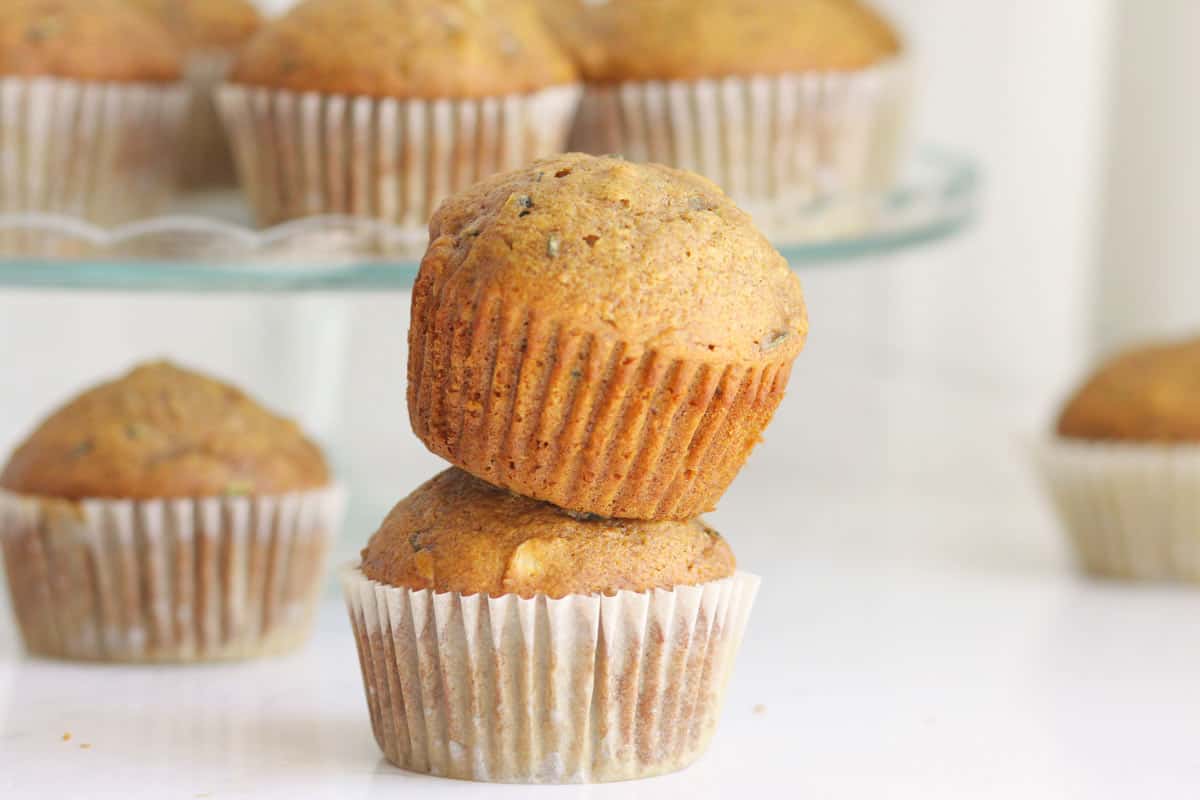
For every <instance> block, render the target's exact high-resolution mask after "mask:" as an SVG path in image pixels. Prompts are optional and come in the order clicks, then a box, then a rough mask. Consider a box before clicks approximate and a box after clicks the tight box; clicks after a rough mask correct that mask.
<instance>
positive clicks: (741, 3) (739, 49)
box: [541, 0, 900, 82]
mask: <svg viewBox="0 0 1200 800" xmlns="http://www.w3.org/2000/svg"><path fill="white" fill-rule="evenodd" d="M541 6H542V10H543V13H544V15H545V17H546V20H547V21H548V23H549V24H550V27H551V29H552V30H554V31H555V33H556V34H558V35H559V36H560V38H561V39H562V41H563V42H564V43H565V44H566V45H567V47H568V49H569V50H570V51H571V53H572V55H573V56H574V57H575V59H576V62H577V63H578V64H579V68H580V71H581V72H582V73H583V76H584V77H585V78H586V79H588V80H590V81H596V82H620V81H629V80H695V79H698V78H714V77H722V76H726V75H774V74H779V73H784V72H798V71H804V70H852V69H859V68H862V67H867V66H870V65H872V64H875V63H878V62H880V61H883V60H885V59H887V58H888V57H890V56H893V55H895V54H896V53H898V52H899V50H900V40H899V38H898V37H897V35H896V33H895V31H894V30H893V29H892V28H891V27H890V26H889V25H888V23H887V22H886V21H885V20H884V19H883V18H882V17H880V16H879V15H878V14H876V13H875V12H874V11H872V10H871V9H870V8H868V7H867V6H865V5H863V4H861V3H858V2H855V0H599V1H598V0H541Z"/></svg>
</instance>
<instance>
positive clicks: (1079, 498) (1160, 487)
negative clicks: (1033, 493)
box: [1034, 437, 1200, 582]
mask: <svg viewBox="0 0 1200 800" xmlns="http://www.w3.org/2000/svg"><path fill="white" fill-rule="evenodd" d="M1034 460H1035V464H1036V467H1037V470H1038V473H1039V475H1040V477H1041V479H1042V482H1043V483H1044V485H1045V487H1046V490H1047V492H1048V494H1049V496H1050V499H1051V501H1052V503H1053V505H1054V507H1055V510H1056V512H1057V513H1058V516H1059V518H1060V520H1061V522H1062V525H1063V528H1064V529H1065V531H1066V533H1067V534H1068V536H1069V537H1070V541H1071V545H1072V548H1073V549H1074V552H1075V555H1076V558H1077V560H1078V562H1079V564H1080V566H1081V567H1082V568H1083V570H1084V571H1086V572H1088V573H1090V574H1094V575H1098V576H1103V577H1112V578H1126V579H1135V580H1180V581H1189V582H1200V445H1194V444H1157V443H1112V442H1092V441H1086V440H1070V439H1066V438H1063V437H1052V438H1049V439H1046V440H1043V441H1039V442H1038V443H1037V444H1036V445H1035V446H1034Z"/></svg>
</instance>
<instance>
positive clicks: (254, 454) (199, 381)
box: [0, 362, 329, 500]
mask: <svg viewBox="0 0 1200 800" xmlns="http://www.w3.org/2000/svg"><path fill="white" fill-rule="evenodd" d="M328 483H329V471H328V469H327V467H326V465H325V460H324V458H323V457H322V455H321V452H320V450H318V449H317V447H316V445H314V444H313V443H312V442H310V441H309V440H308V439H306V438H305V437H304V435H303V434H302V433H301V432H300V430H299V429H298V428H297V427H296V425H295V424H294V423H292V422H291V421H289V420H286V419H283V418H282V417H278V416H276V415H274V414H272V413H270V412H269V411H267V410H265V409H263V408H262V407H261V406H259V405H258V404H257V403H255V402H254V401H253V400H251V399H250V398H249V397H247V396H246V395H245V394H243V393H242V392H241V391H239V390H237V389H235V388H233V387H232V386H228V385H226V384H224V383H221V382H219V381H215V380H213V379H211V378H208V377H205V376H203V375H199V374H197V373H195V372H189V371H187V370H184V369H180V368H179V367H176V366H174V365H172V364H168V363H165V362H161V363H152V364H146V365H143V366H139V367H138V368H137V369H135V370H133V371H132V372H130V373H129V374H128V375H125V376H124V377H122V378H120V379H118V380H115V381H111V382H109V383H104V384H101V385H100V386H97V387H96V388H94V389H90V390H89V391H86V392H84V393H83V394H81V395H79V396H78V397H76V398H75V399H74V400H72V401H71V402H69V403H68V404H67V405H65V406H63V407H62V408H60V409H59V410H57V411H55V412H54V413H53V414H52V415H51V416H50V417H49V418H48V419H46V420H45V421H44V422H43V423H42V424H41V425H40V426H39V427H38V428H37V430H35V431H34V432H33V435H31V436H30V437H29V438H28V439H26V440H25V442H24V443H23V444H22V445H21V446H20V447H18V448H17V450H16V452H15V453H13V455H12V458H11V459H10V460H9V462H8V465H7V466H6V467H5V468H4V471H3V473H0V488H4V489H8V490H10V491H13V492H17V493H18V494H25V495H38V496H43V497H58V498H64V499H71V500H77V499H81V498H85V497H99V498H130V499H148V498H168V497H209V496H214V495H222V494H275V493H281V492H288V491H295V490H304V489H314V488H318V487H320V486H324V485H326V484H328Z"/></svg>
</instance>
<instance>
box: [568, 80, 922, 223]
mask: <svg viewBox="0 0 1200 800" xmlns="http://www.w3.org/2000/svg"><path fill="white" fill-rule="evenodd" d="M908 99H909V69H908V66H907V64H906V62H905V61H904V60H903V59H892V60H889V61H887V62H884V63H882V64H879V65H877V66H873V67H870V68H867V69H863V70H859V71H855V72H824V73H817V72H813V73H791V74H783V75H775V76H758V77H729V78H722V79H709V80H693V81H631V82H626V83H621V84H615V85H601V84H597V85H589V86H587V88H586V90H585V92H584V97H583V101H582V103H581V104H580V109H579V115H578V117H577V118H576V122H575V126H574V129H573V131H572V135H571V144H570V147H571V149H572V150H580V151H583V152H587V153H596V154H603V153H619V154H621V155H623V156H625V157H626V158H628V159H630V160H632V161H649V162H656V163H660V164H669V165H670V166H674V167H680V168H682V169H687V170H691V171H692V172H698V173H700V174H701V175H705V176H707V177H708V178H710V179H711V180H713V181H714V182H716V183H717V184H718V185H720V186H721V187H722V188H723V189H725V191H726V192H727V193H728V194H729V195H730V197H732V198H733V199H734V200H735V201H736V202H737V203H738V204H739V205H740V206H741V207H742V208H743V209H745V210H746V211H748V212H750V214H751V215H752V216H753V217H754V219H755V222H756V223H757V224H758V225H759V226H760V227H763V228H764V229H765V230H766V231H767V232H768V233H769V234H771V235H772V236H774V237H777V238H783V239H786V240H788V241H801V240H804V239H812V238H825V237H829V236H835V235H839V234H844V233H849V232H852V231H855V230H859V229H862V228H864V227H865V226H867V225H869V224H870V222H871V220H872V218H873V217H874V216H875V214H876V213H877V210H878V208H879V203H880V201H881V195H882V193H883V192H884V191H886V190H887V189H888V188H890V187H891V186H892V183H893V181H894V179H895V177H896V173H897V170H898V164H899V154H900V149H901V148H900V145H901V139H902V138H903V132H904V123H905V119H906V116H907V114H906V112H907V107H908Z"/></svg>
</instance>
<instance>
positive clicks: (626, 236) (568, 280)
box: [408, 154, 808, 519]
mask: <svg viewBox="0 0 1200 800" xmlns="http://www.w3.org/2000/svg"><path fill="white" fill-rule="evenodd" d="M807 331H808V320H807V316H806V313H805V306H804V298H803V294H802V292H801V289H800V282H799V280H798V279H797V278H796V276H795V275H794V274H793V273H792V272H791V271H790V270H789V269H788V265H787V263H786V262H785V261H784V259H783V258H782V257H781V256H780V255H779V254H778V253H777V252H776V251H775V250H774V248H772V247H771V245H770V244H769V243H768V242H767V240H766V239H765V238H763V236H762V235H761V234H760V233H759V232H758V231H757V230H756V229H755V228H754V226H753V225H752V224H751V222H750V218H749V217H748V216H747V215H746V214H745V213H743V212H742V211H740V210H738V208H737V207H736V206H735V205H734V204H733V203H732V202H731V201H730V200H729V198H728V197H726V196H725V195H724V194H723V193H722V192H721V190H720V189H718V188H717V187H716V186H715V185H714V184H713V183H711V182H710V181H708V180H705V179H704V178H701V177H699V176H697V175H692V174H689V173H686V172H681V171H677V170H673V169H670V168H668V167H663V166H659V165H638V164H632V163H629V162H626V161H623V160H621V159H619V158H611V157H604V158H598V157H593V156H586V155H579V154H568V155H563V156H558V157H555V158H550V159H545V160H541V161H538V162H535V163H534V164H533V165H532V166H530V167H528V168H526V169H524V170H520V171H517V172H512V173H508V174H505V175H500V176H495V177H493V178H490V179H488V180H486V181H483V182H482V183H479V184H477V185H476V186H473V187H472V188H471V189H469V190H467V191H465V192H463V193H461V194H459V195H456V196H455V197H454V198H452V199H451V200H449V201H447V202H446V203H445V204H444V205H442V207H441V208H439V209H438V212H437V214H436V215H435V216H434V218H433V221H432V222H431V223H430V245H429V249H428V252H427V253H426V255H425V258H424V259H423V260H422V262H421V268H420V272H419V274H418V276H417V280H416V285H415V287H414V289H413V301H412V325H411V328H410V330H409V356H408V408H409V415H410V419H411V421H412V426H413V430H414V431H415V432H416V434H417V436H418V437H420V439H421V440H422V441H423V442H424V443H425V445H426V446H427V447H428V448H429V449H430V450H431V451H433V452H434V453H436V454H437V455H440V456H442V457H443V458H445V459H447V460H449V461H450V462H451V463H453V464H455V465H456V466H459V467H461V468H463V469H465V470H466V471H468V472H470V473H472V474H474V475H476V476H478V477H480V478H483V479H484V480H487V481H489V482H491V483H493V484H496V485H498V486H502V487H505V488H507V489H511V490H512V491H514V492H518V493H520V494H523V495H528V496H530V497H533V498H536V499H539V500H545V501H549V502H551V503H554V504H555V505H558V506H561V507H563V508H567V509H571V510H574V511H578V512H584V513H591V514H598V515H600V516H605V517H627V518H640V519H690V518H691V517H694V516H696V514H698V513H700V512H703V511H706V510H709V509H711V508H713V507H714V506H715V505H716V502H717V500H718V499H719V498H720V496H721V494H722V493H723V492H724V491H725V489H726V487H727V486H728V485H729V483H730V482H731V481H732V480H733V477H734V475H735V474H736V473H737V471H738V470H739V469H740V468H741V466H742V464H743V463H744V462H745V460H746V458H747V456H748V455H749V452H750V450H751V448H753V447H754V445H755V444H756V443H757V442H758V441H759V439H760V437H761V434H762V431H763V429H764V428H766V426H767V424H768V422H769V421H770V419H771V416H772V414H773V413H774V411H775V408H776V407H777V406H778V405H779V401H780V400H781V399H782V397H783V392H784V388H785V386H786V385H787V381H788V376H789V374H790V372H791V364H792V361H793V359H794V358H795V357H796V355H797V354H798V353H799V352H800V350H801V348H802V347H803V345H804V340H805V336H806V334H807Z"/></svg>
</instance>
